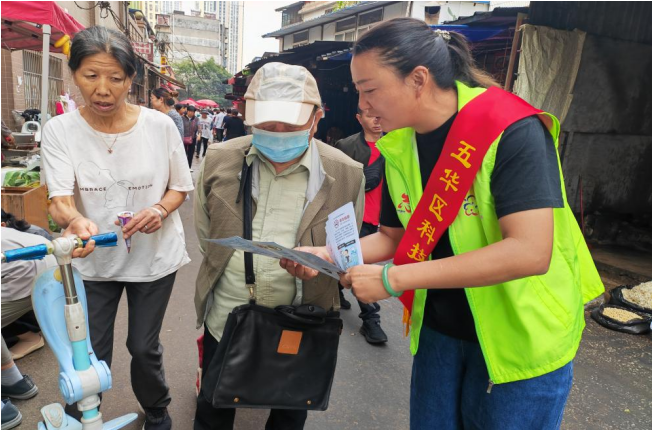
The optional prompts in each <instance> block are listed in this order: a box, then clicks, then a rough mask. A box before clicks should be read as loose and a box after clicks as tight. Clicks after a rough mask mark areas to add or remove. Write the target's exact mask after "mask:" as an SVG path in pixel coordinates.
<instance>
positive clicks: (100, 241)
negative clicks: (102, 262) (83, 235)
mask: <svg viewBox="0 0 653 430" xmlns="http://www.w3.org/2000/svg"><path fill="white" fill-rule="evenodd" d="M89 240H94V241H95V246H100V247H104V246H116V244H117V243H118V235H116V233H102V234H97V235H95V236H91V238H90V239H89ZM82 243H83V244H84V246H86V244H87V243H88V240H84V241H82Z"/></svg>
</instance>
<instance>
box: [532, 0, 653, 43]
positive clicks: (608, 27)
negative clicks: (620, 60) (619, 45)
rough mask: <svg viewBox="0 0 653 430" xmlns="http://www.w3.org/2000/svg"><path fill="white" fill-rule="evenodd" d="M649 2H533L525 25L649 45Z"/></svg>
mask: <svg viewBox="0 0 653 430" xmlns="http://www.w3.org/2000/svg"><path fill="white" fill-rule="evenodd" d="M651 12H652V8H651V2H650V1H641V2H640V1H606V2H602V1H587V2H580V1H575V2H572V1H561V2H557V1H556V2H548V1H546V2H545V1H534V2H531V6H530V13H529V23H530V24H534V25H545V26H548V27H553V28H557V29H560V30H573V29H575V28H577V29H579V30H582V31H586V32H587V33H590V34H594V35H597V36H606V37H610V38H613V39H618V40H626V41H630V42H638V43H646V44H649V45H650V44H651Z"/></svg>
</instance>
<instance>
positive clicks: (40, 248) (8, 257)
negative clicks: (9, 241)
mask: <svg viewBox="0 0 653 430" xmlns="http://www.w3.org/2000/svg"><path fill="white" fill-rule="evenodd" d="M51 249H52V248H51V247H48V245H35V246H28V247H27V248H18V249H10V250H8V251H5V252H3V253H2V255H3V258H2V261H3V262H6V263H10V262H12V261H17V260H40V259H42V258H43V257H45V256H46V255H48V254H50V253H51V252H52V251H51Z"/></svg>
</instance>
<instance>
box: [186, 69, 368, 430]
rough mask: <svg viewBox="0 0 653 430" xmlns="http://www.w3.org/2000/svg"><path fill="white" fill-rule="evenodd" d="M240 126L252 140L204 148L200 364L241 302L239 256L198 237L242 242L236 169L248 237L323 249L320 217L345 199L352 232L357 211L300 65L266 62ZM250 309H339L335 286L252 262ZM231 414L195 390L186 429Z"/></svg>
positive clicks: (198, 198)
mask: <svg viewBox="0 0 653 430" xmlns="http://www.w3.org/2000/svg"><path fill="white" fill-rule="evenodd" d="M245 99H246V105H245V120H246V121H247V123H248V125H251V126H252V135H251V136H244V137H239V138H236V139H232V140H230V141H228V142H226V143H225V144H223V145H212V146H211V147H210V148H209V151H208V152H207V154H206V157H205V158H204V161H203V164H202V168H201V171H200V175H199V178H198V182H197V191H196V194H195V226H196V230H197V235H198V237H199V239H200V248H201V251H202V253H203V254H204V260H203V261H202V266H201V267H200V271H199V275H198V277H197V284H196V289H195V305H196V311H197V316H198V319H197V326H198V328H199V327H200V326H201V325H202V324H204V353H203V363H205V364H207V365H208V363H210V362H211V358H212V357H213V355H214V353H215V351H216V349H217V345H218V342H219V341H220V339H221V337H222V333H223V330H224V327H225V323H226V321H227V315H228V314H229V312H231V310H232V309H233V308H234V307H236V306H239V305H242V304H246V303H247V302H248V299H249V291H248V289H247V288H246V286H245V268H244V263H243V260H244V257H243V252H242V251H233V250H230V249H228V248H224V247H220V246H218V245H215V244H212V243H209V242H205V241H203V240H202V239H206V238H212V239H218V238H224V237H230V236H236V235H242V232H243V221H242V202H241V203H237V202H236V198H237V196H238V191H239V187H240V173H241V171H242V168H243V162H244V161H245V162H247V163H248V164H249V165H250V166H252V172H253V179H252V199H253V202H254V203H255V205H254V217H253V221H252V225H253V239H254V240H256V241H264V242H276V243H278V244H280V245H282V246H286V247H289V248H293V247H295V246H324V245H325V244H326V231H325V224H326V219H327V216H328V215H329V213H331V212H332V211H333V210H335V209H337V208H339V207H340V206H342V205H344V204H346V203H348V202H354V207H355V211H356V219H357V220H358V224H359V225H358V227H359V228H360V223H361V220H362V219H363V218H362V213H363V201H364V196H365V180H364V177H363V167H362V165H361V164H360V163H357V162H355V161H353V160H352V159H350V158H349V157H347V156H346V155H345V154H343V153H342V152H340V151H339V150H337V149H335V148H332V147H330V146H328V145H326V144H324V143H322V142H320V141H318V140H316V139H314V138H313V135H314V134H315V131H316V130H317V123H318V121H319V120H320V118H322V116H323V111H322V109H321V99H320V94H319V91H318V89H317V83H316V82H315V79H314V78H313V76H312V75H311V74H310V73H309V72H308V70H306V69H305V68H303V67H300V66H291V65H286V64H282V63H268V64H266V65H264V66H263V67H262V68H261V69H259V70H258V71H257V72H256V74H255V75H254V78H253V79H252V82H251V83H250V85H249V88H248V90H247V93H246V94H245ZM254 270H255V271H256V273H255V274H256V280H257V285H256V297H257V303H258V304H260V305H263V306H268V307H271V308H274V307H276V306H278V305H290V304H299V303H310V304H314V305H318V306H321V307H323V308H324V309H332V308H333V309H335V310H337V309H339V308H340V302H339V294H338V282H337V281H336V280H335V279H333V278H330V277H328V276H325V275H319V276H317V277H316V278H314V279H313V280H311V281H308V282H303V281H301V280H299V279H298V278H294V277H292V276H291V275H290V274H288V272H287V271H286V270H284V269H282V268H281V267H280V265H279V262H278V261H277V260H274V259H271V258H267V257H263V256H259V255H254ZM234 417H235V410H234V409H215V408H213V407H212V405H211V402H210V400H207V399H205V398H204V396H203V395H202V394H201V393H200V395H199V396H198V400H197V413H196V416H195V429H196V430H198V429H231V428H232V427H233V421H234ZM306 417H307V413H306V411H296V410H274V409H273V410H272V411H271V412H270V417H269V419H268V422H267V425H266V428H268V429H279V428H283V429H301V428H303V427H304V422H305V421H306Z"/></svg>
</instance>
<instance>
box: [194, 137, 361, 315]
mask: <svg viewBox="0 0 653 430" xmlns="http://www.w3.org/2000/svg"><path fill="white" fill-rule="evenodd" d="M251 142H252V136H244V137H240V138H236V139H232V140H230V141H227V142H225V143H220V144H215V145H211V146H210V147H209V149H208V151H207V153H206V158H205V160H204V173H203V180H202V181H201V183H199V182H198V183H197V186H196V188H197V192H202V193H204V195H205V196H206V203H205V204H204V207H202V208H198V207H196V209H195V210H196V212H198V211H203V212H204V214H202V215H205V216H208V219H209V224H208V225H207V226H202V227H201V228H198V230H202V234H200V238H201V237H208V238H211V239H221V238H227V237H231V236H242V234H243V218H242V202H240V203H236V197H237V195H238V189H239V186H240V174H241V170H242V166H243V160H244V158H245V155H246V152H247V150H248V149H249V147H250V146H251ZM313 144H314V145H315V147H313V148H312V149H313V151H314V152H316V157H315V160H316V163H317V164H318V165H317V166H316V167H317V169H315V170H317V171H318V172H319V175H318V176H319V178H318V179H316V178H315V177H313V178H311V179H310V180H309V189H308V190H307V199H308V200H309V203H308V205H307V206H306V209H305V210H304V214H303V217H302V219H301V221H300V224H299V229H298V231H297V241H296V242H297V244H298V245H300V246H324V245H326V230H325V227H326V220H327V217H328V215H329V214H330V213H331V212H332V211H334V210H336V209H338V208H339V207H340V206H342V205H344V204H346V203H348V202H353V203H354V205H355V207H356V212H357V214H360V213H362V210H363V202H364V195H365V189H364V186H365V180H364V177H363V166H362V164H360V163H358V162H356V161H353V160H352V159H350V158H349V157H347V156H346V155H345V154H344V153H342V152H341V151H339V150H337V149H335V148H332V147H330V146H329V145H326V144H325V143H322V142H320V141H318V140H315V139H314V140H313ZM316 149H317V151H315V150H316ZM254 172H256V169H254ZM316 180H317V181H318V182H317V183H316ZM316 184H317V185H316ZM253 188H254V190H253V192H252V194H253V195H254V197H256V195H257V194H256V192H257V190H256V188H257V175H256V174H255V176H254V178H253ZM311 188H315V191H314V192H313V193H312V192H311ZM310 194H314V195H310ZM253 212H254V214H256V199H255V198H254V199H253ZM254 214H253V215H254ZM196 218H198V217H197V214H196ZM357 222H358V227H359V228H360V225H361V222H362V216H358V215H357ZM200 246H201V248H202V249H203V251H204V259H203V261H202V265H201V266H200V270H199V273H198V276H197V282H196V285H195V310H196V313H197V328H199V327H201V325H202V324H203V323H204V320H205V318H206V315H207V313H208V311H209V305H210V304H211V303H210V301H211V299H212V297H213V294H212V290H213V288H214V287H215V285H216V284H217V281H218V279H219V278H220V276H222V273H223V272H224V269H225V267H226V266H227V264H228V263H229V260H230V258H231V256H232V255H233V253H234V251H233V250H230V249H228V248H225V247H221V246H218V245H215V244H212V243H206V242H205V243H202V244H201V245H200ZM244 284H245V280H244V279H243V288H245V285H244ZM302 303H310V304H314V305H318V306H321V307H323V308H325V309H331V308H333V309H336V310H337V309H339V308H340V301H339V296H338V282H337V281H336V280H335V279H333V278H330V277H328V276H326V275H322V274H320V275H318V276H317V277H316V278H315V279H313V280H311V281H306V282H304V283H303V288H302Z"/></svg>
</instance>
